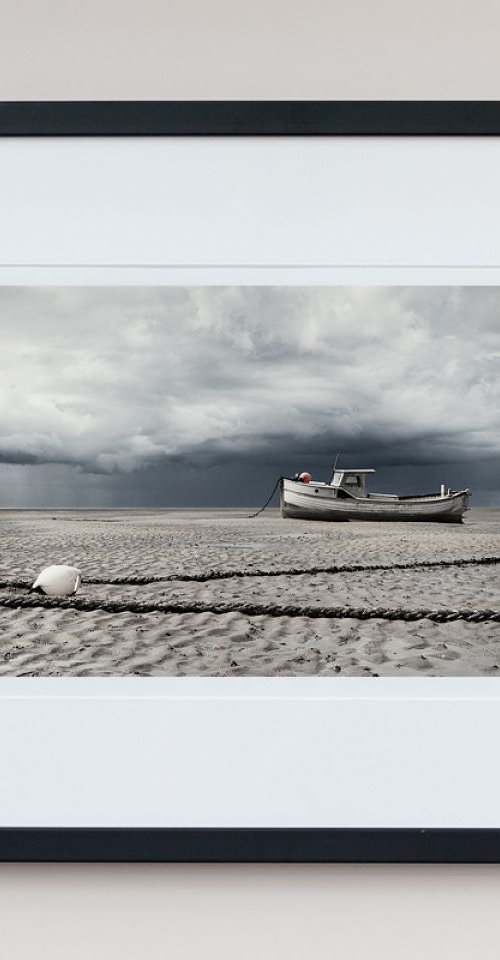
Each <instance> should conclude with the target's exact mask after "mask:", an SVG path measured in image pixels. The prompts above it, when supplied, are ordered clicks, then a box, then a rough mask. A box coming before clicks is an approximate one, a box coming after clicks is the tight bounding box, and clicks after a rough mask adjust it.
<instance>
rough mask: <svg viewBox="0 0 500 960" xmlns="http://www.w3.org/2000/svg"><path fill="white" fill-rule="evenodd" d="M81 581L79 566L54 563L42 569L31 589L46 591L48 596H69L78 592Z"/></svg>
mask: <svg viewBox="0 0 500 960" xmlns="http://www.w3.org/2000/svg"><path fill="white" fill-rule="evenodd" d="M81 582H82V572H81V570H79V569H78V567H67V566H66V565H65V564H54V565H53V566H51V567H45V569H44V570H42V572H41V573H40V574H39V575H38V577H37V578H36V580H35V582H34V584H33V586H32V587H31V591H32V592H34V593H45V594H46V595H47V596H48V597H67V596H69V595H70V594H72V593H76V591H77V590H78V587H79V586H80V585H81Z"/></svg>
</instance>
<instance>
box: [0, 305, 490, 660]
mask: <svg viewBox="0 0 500 960" xmlns="http://www.w3.org/2000/svg"><path fill="white" fill-rule="evenodd" d="M0 335H1V351H0V536H1V545H2V549H1V552H0V676H4V677H5V676H10V677H66V676H73V677H114V676H116V677H125V676H130V677H134V676H142V677H144V676H146V677H149V676H151V677H152V676H157V677H161V676H163V677H191V676H192V677H198V676H203V677H234V676H258V677H300V676H321V677H332V678H335V677H408V676H412V677H433V676H437V677H447V676H477V677H481V676H495V675H499V674H500V580H499V563H500V287H494V286H491V287H487V286H446V287H445V286H411V287H410V286H406V287H405V286H376V287H375V286H350V287H347V286H227V287H216V286H196V287H194V286H183V287H181V286H141V287H139V286H114V287H111V286H100V287H98V286H94V287H90V286H81V287H79V286H78V287H76V286H75V287H71V286H58V287H55V286H54V287H49V286H43V287H41V286H40V287H34V286H33V287H28V286H25V287H22V286H16V287H14V286H10V287H9V286H2V287H0Z"/></svg>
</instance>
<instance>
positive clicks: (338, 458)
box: [330, 450, 341, 484]
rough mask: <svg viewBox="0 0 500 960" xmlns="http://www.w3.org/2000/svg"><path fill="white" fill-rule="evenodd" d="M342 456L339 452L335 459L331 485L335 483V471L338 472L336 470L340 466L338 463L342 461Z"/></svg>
mask: <svg viewBox="0 0 500 960" xmlns="http://www.w3.org/2000/svg"><path fill="white" fill-rule="evenodd" d="M340 454H341V451H340V450H339V452H338V454H337V456H336V457H335V463H334V464H333V470H332V475H331V477H330V484H332V483H333V478H334V476H335V471H336V469H337V464H338V462H339V460H340Z"/></svg>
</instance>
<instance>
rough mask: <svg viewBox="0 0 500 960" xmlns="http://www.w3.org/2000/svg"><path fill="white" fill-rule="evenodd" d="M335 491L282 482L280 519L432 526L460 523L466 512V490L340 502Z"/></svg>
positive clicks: (374, 494)
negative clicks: (380, 521)
mask: <svg viewBox="0 0 500 960" xmlns="http://www.w3.org/2000/svg"><path fill="white" fill-rule="evenodd" d="M337 492H338V491H337V490H336V489H335V488H334V487H332V486H329V485H327V484H323V485H321V484H320V485H317V486H315V484H314V483H307V484H305V483H300V482H298V481H295V480H287V479H282V480H281V483H280V503H281V514H282V516H283V517H291V518H295V519H298V520H336V521H339V520H384V521H387V520H392V521H397V522H401V521H402V522H405V521H406V522H408V521H412V522H415V521H421V522H434V523H461V521H462V516H463V514H464V513H465V511H466V510H467V509H468V497H469V491H468V490H460V491H458V492H451V493H448V494H445V495H444V496H441V495H440V494H435V495H431V496H424V497H389V496H383V495H377V494H376V493H373V494H370V495H369V496H367V497H348V498H346V499H340V498H339V497H337Z"/></svg>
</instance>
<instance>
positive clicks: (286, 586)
mask: <svg viewBox="0 0 500 960" xmlns="http://www.w3.org/2000/svg"><path fill="white" fill-rule="evenodd" d="M248 513H249V511H247V510H186V511H181V510H176V511H171V510H156V511H153V510H151V511H148V510H142V511H141V510H114V511H83V510H80V511H8V510H3V511H1V512H0V536H1V543H2V549H1V551H0V554H1V555H0V578H1V579H2V580H9V581H11V580H16V579H21V580H30V581H31V580H32V579H34V578H35V576H36V575H37V573H38V572H39V571H40V569H41V568H42V567H44V566H47V565H48V564H50V563H70V564H74V565H76V566H79V567H80V568H81V569H82V572H83V577H84V584H83V587H82V590H81V591H80V594H79V596H82V597H88V598H91V599H92V600H93V601H94V602H95V604H96V605H98V604H99V603H101V602H104V601H105V600H106V599H112V600H121V601H123V602H124V603H125V604H126V603H127V602H129V601H136V600H139V601H140V600H144V601H148V602H153V603H157V602H172V601H174V602H177V603H181V604H183V605H186V606H189V605H190V604H192V603H193V602H202V603H204V604H206V605H208V606H210V605H211V604H213V603H218V602H221V601H222V602H224V603H227V604H228V605H229V606H230V605H231V604H238V603H241V602H258V603H259V604H262V605H277V604H279V605H280V606H281V605H283V606H286V605H294V606H296V605H300V606H302V607H305V606H308V607H311V606H312V607H314V606H320V607H344V606H346V607H347V606H348V607H368V608H370V609H373V608H375V607H385V608H390V609H394V608H396V607H402V608H404V609H407V610H414V609H420V608H432V609H456V608H460V609H467V610H469V609H470V610H477V609H494V610H500V564H498V565H496V564H495V565H490V566H474V565H469V566H464V567H436V568H428V569H425V568H424V569H422V568H421V569H418V568H416V569H412V570H383V571H380V570H378V571H363V572H357V573H336V574H325V573H317V574H309V573H304V574H301V575H299V576H297V575H294V576H291V575H287V574H286V573H283V574H281V575H280V576H276V577H265V576H261V577H259V576H256V577H255V576H251V577H243V578H241V579H239V578H238V579H237V578H233V579H227V580H211V581H208V582H202V583H190V582H187V583H186V582H179V581H173V582H169V581H163V582H161V581H160V582H158V583H152V584H146V585H130V584H125V585H118V584H111V583H100V584H95V583H89V582H85V581H88V580H89V579H90V580H92V579H93V578H97V579H100V580H104V581H105V580H106V579H113V578H116V577H125V578H127V577H128V578H131V577H134V576H146V577H152V576H156V577H162V576H163V577H165V576H171V575H179V574H185V573H189V574H193V573H208V572H210V571H223V572H231V571H241V572H246V573H251V572H253V571H276V570H279V571H287V570H291V569H293V568H295V569H296V568H299V569H301V570H310V569H311V568H313V567H324V566H331V565H339V566H342V565H349V564H360V565H367V564H389V565H390V564H391V563H408V562H414V561H432V560H453V559H464V560H468V559H473V558H478V557H483V556H498V557H499V558H500V510H498V509H477V508H476V509H472V510H471V511H470V512H469V513H468V514H467V515H466V519H465V522H464V523H463V524H461V525H458V524H457V525H455V524H452V525H447V524H420V523H418V524H404V523H395V524H392V523H371V522H370V523H353V522H351V523H344V524H335V523H322V522H319V523H312V522H307V521H300V520H284V519H282V518H281V517H280V516H279V514H278V512H277V511H276V510H267V511H266V512H265V513H264V514H262V515H261V516H259V517H257V518H255V519H248ZM25 593H26V591H25V590H24V589H22V588H19V587H2V588H0V599H1V598H2V597H6V596H11V597H12V596H14V597H15V596H20V597H21V596H23V595H24V594H25ZM496 673H500V623H494V622H491V621H489V622H484V623H468V622H466V621H456V622H452V623H447V624H438V623H434V622H432V621H430V620H427V619H423V620H419V621H415V622H410V623H406V622H404V621H401V620H398V621H394V622H392V621H385V620H382V619H373V620H357V619H352V618H349V619H329V618H326V617H319V618H308V617H302V616H301V617H296V618H291V617H286V616H279V617H271V616H255V617H254V616H252V617H250V616H247V615H245V614H242V613H240V612H236V611H232V612H228V613H224V614H214V613H210V612H205V613H189V612H186V613H178V614H165V613H159V612H155V613H147V614H143V613H136V612H131V611H125V612H122V613H108V612H105V611H104V610H100V609H97V610H95V611H93V612H82V611H77V610H63V609H57V608H55V609H42V608H41V607H34V608H32V609H27V610H24V609H23V610H21V609H7V608H2V607H1V606H0V676H101V677H102V676H134V675H135V676H310V675H318V676H330V675H331V676H337V675H341V676H415V675H421V676H494V675H495V674H496Z"/></svg>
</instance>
